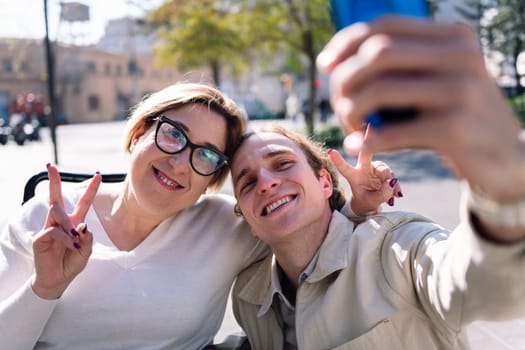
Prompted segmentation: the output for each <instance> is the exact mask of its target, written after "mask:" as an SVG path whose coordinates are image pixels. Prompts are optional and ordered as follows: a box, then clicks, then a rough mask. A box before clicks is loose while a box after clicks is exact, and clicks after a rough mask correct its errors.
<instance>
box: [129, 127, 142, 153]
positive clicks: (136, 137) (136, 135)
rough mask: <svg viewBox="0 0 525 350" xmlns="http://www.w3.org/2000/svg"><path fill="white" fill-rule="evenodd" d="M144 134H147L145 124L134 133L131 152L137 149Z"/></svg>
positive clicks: (130, 147)
mask: <svg viewBox="0 0 525 350" xmlns="http://www.w3.org/2000/svg"><path fill="white" fill-rule="evenodd" d="M144 133H145V129H144V124H143V125H141V126H139V127H138V128H137V129H136V130H135V132H134V133H133V137H132V138H131V144H130V145H129V151H130V152H132V151H133V149H134V148H135V145H136V144H137V142H139V139H140V138H141V137H142V135H144Z"/></svg>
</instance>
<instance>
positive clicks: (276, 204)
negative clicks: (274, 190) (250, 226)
mask: <svg viewBox="0 0 525 350" xmlns="http://www.w3.org/2000/svg"><path fill="white" fill-rule="evenodd" d="M295 197H296V196H285V197H282V198H279V199H278V200H277V201H275V202H273V203H271V204H269V205H267V206H266V207H264V209H263V211H262V213H261V216H266V215H269V214H271V213H272V212H274V211H275V210H277V209H279V208H281V207H282V206H283V205H285V204H287V203H290V202H291V201H292V200H294V199H295Z"/></svg>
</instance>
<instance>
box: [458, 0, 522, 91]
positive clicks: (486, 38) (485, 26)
mask: <svg viewBox="0 0 525 350" xmlns="http://www.w3.org/2000/svg"><path fill="white" fill-rule="evenodd" d="M457 9H458V11H459V12H460V13H461V14H462V15H463V17H465V18H466V19H468V20H469V21H470V22H471V23H472V24H473V25H475V26H476V27H477V30H478V33H479V36H480V39H481V43H482V45H483V48H484V49H485V50H486V51H496V52H501V53H502V54H503V55H504V56H505V58H506V61H507V63H509V64H510V65H511V66H512V67H514V79H515V80H516V93H517V94H521V93H523V92H524V88H523V86H522V85H521V84H520V79H521V76H520V74H519V72H518V69H517V63H518V56H519V55H520V53H522V52H523V51H524V50H525V1H523V0H467V1H465V4H464V5H463V6H458V7H457Z"/></svg>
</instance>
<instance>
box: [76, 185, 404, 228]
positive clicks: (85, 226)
mask: <svg viewBox="0 0 525 350" xmlns="http://www.w3.org/2000/svg"><path fill="white" fill-rule="evenodd" d="M400 193H401V192H400ZM86 232H87V224H85V225H84V228H83V229H82V233H86Z"/></svg>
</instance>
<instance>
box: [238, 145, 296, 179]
mask: <svg viewBox="0 0 525 350" xmlns="http://www.w3.org/2000/svg"><path fill="white" fill-rule="evenodd" d="M288 153H293V152H292V151H289V150H284V149H280V150H275V151H271V152H268V153H266V154H265V155H263V159H269V158H273V157H276V156H278V155H281V154H288ZM248 171H249V169H248V168H243V169H242V170H241V171H240V173H239V175H237V176H236V177H235V178H234V179H233V182H234V183H235V185H237V184H238V183H239V180H241V179H242V178H243V177H244V176H246V174H248Z"/></svg>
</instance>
